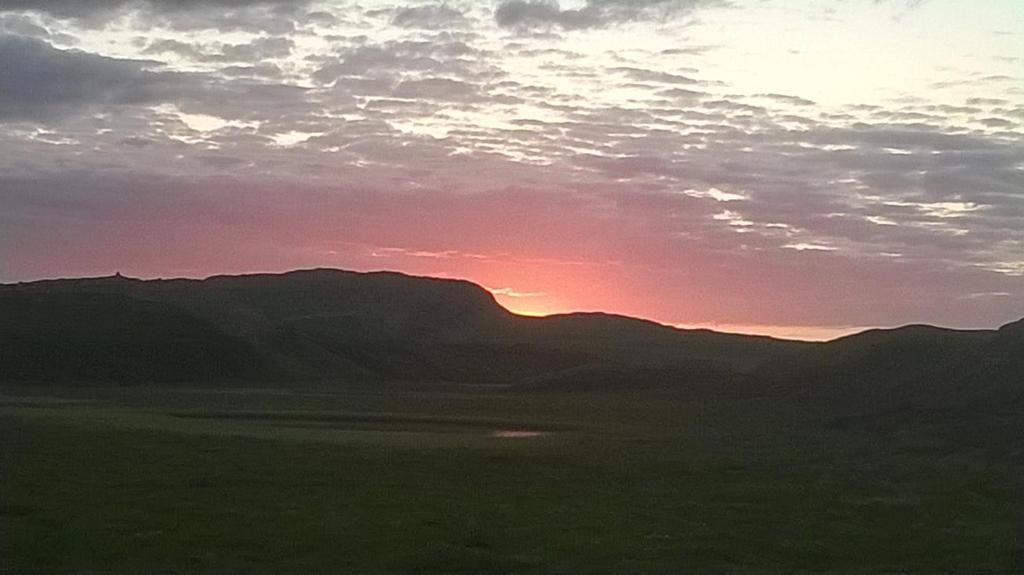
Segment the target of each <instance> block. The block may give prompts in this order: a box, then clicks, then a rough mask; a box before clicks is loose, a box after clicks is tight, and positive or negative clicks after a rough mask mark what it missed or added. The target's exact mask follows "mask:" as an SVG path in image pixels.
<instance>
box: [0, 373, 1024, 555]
mask: <svg viewBox="0 0 1024 575" xmlns="http://www.w3.org/2000/svg"><path fill="white" fill-rule="evenodd" d="M974 415H975V416H976V417H971V416H970V414H968V413H967V412H965V411H963V410H961V411H959V412H955V413H953V412H949V411H948V410H946V411H943V410H940V409H933V410H907V409H902V410H891V411H886V410H883V411H882V412H880V413H877V412H864V411H863V410H861V411H858V410H857V409H856V408H853V407H849V408H847V409H842V410H840V409H836V408H826V407H823V404H822V403H821V402H814V401H800V402H797V401H794V400H784V399H778V398H776V399H767V398H765V399H742V400H741V399H730V398H724V397H717V398H716V397H703V398H699V397H689V398H685V397H679V396H675V397H673V396H669V395H664V394H656V393H653V392H645V393H642V394H625V393H586V394H541V393H530V394H526V393H521V392H514V391H511V390H508V389H501V388H491V389H474V388H468V387H467V388H433V389H427V390H424V389H419V390H417V389H408V388H397V387H396V388H388V389H376V390H374V389H345V390H336V389H326V390H325V389H310V390H284V391H269V390H260V389H240V388H231V389H220V390H210V389H198V388H195V389H189V388H184V389H181V388H179V389H173V388H167V387H163V388H160V387H145V386H141V387H129V388H71V387H67V388H59V387H35V388H28V387H10V386H8V387H4V388H0V572H3V573H15V574H29V573H32V574H35V573H55V574H60V573H124V574H128V573H131V574H138V573H211V574H212V573H216V574H228V573H238V574H243V573H244V574H252V573H302V574H307V573H360V574H362V573H366V574H374V573H395V574H399V573H422V574H428V573H436V574H489V573H524V574H540V573H562V574H587V573H593V574H599V573H602V574H603V573H607V574H612V573H621V574H657V573H666V574H667V573H758V574H760V573H1016V572H1021V571H1024V555H1022V548H1024V541H1022V528H1024V490H1022V478H1024V475H1022V473H1021V472H1022V466H1021V453H1020V448H1018V447H1016V445H1017V443H1016V442H1017V440H1018V439H1019V438H1020V437H1021V431H1022V427H1021V425H1020V424H1019V423H1017V418H1016V411H1015V410H1008V411H1007V412H1005V413H997V412H992V413H976V414H974ZM503 430H505V431H508V430H512V431H532V432H539V435H536V436H530V437H511V438H510V437H499V436H496V432H500V431H503Z"/></svg>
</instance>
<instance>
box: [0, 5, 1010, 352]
mask: <svg viewBox="0 0 1024 575" xmlns="http://www.w3.org/2000/svg"><path fill="white" fill-rule="evenodd" d="M310 267H339V268H345V269H354V270H363V271H368V270H397V271H403V272H407V273H412V274H421V275H431V276H440V277H456V278H465V279H469V280H472V281H475V282H477V283H479V284H481V285H483V286H485V287H486V288H488V289H489V290H491V291H492V292H493V293H494V294H495V297H496V298H497V299H498V301H499V302H500V303H501V304H503V305H504V306H506V307H508V308H509V309H511V310H512V311H515V312H518V313H524V314H531V315H542V314H549V313H560V312H567V311H576V310H582V311H607V312H613V313H620V314H627V315H633V316H639V317H644V318H649V319H653V320H656V321H659V322H662V323H667V324H672V325H678V326H681V327H706V328H712V329H719V330H723V331H738V332H746V333H763V334H771V335H776V336H782V337H795V338H802V339H826V338H831V337H836V336H838V335H842V334H845V333H850V332H853V331H858V330H860V329H863V328H866V327H889V326H896V325H903V324H908V323H931V324H936V325H943V326H949V327H962V328H991V327H995V326H998V325H1001V324H1003V323H1007V322H1009V321H1013V320H1016V319H1019V318H1020V317H1022V316H1024V2H1020V0H979V1H971V2H968V1H965V0H917V1H910V0H574V1H569V0H563V1H562V2H561V3H559V2H556V1H554V0H548V1H536V0H495V1H475V2H468V1H465V2H463V1H450V2H437V1H434V2H416V1H415V0H396V1H394V2H391V1H379V0H364V1H362V2H349V1H343V0H261V1H260V0H258V1H252V0H202V1H200V0H173V1H172V0H0V282H16V281H29V280H34V279H41V278H53V277H77V276H99V275H109V274H113V273H115V272H120V273H122V274H125V275H129V276H134V277H144V278H153V277H205V276H209V275H214V274H222V273H246V272H265V271H286V270H291V269H297V268H310Z"/></svg>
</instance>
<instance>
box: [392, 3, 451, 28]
mask: <svg viewBox="0 0 1024 575" xmlns="http://www.w3.org/2000/svg"><path fill="white" fill-rule="evenodd" d="M465 20H466V19H465V17H464V16H463V14H462V12H460V11H458V10H456V9H454V8H452V7H451V6H448V5H446V4H442V5H440V6H432V5H426V6H406V7H403V8H398V9H396V10H395V11H394V15H393V16H392V18H391V23H392V24H394V25H395V26H400V27H402V28H425V29H429V30H436V29H441V28H445V27H448V26H454V25H457V24H461V23H463V22H465Z"/></svg>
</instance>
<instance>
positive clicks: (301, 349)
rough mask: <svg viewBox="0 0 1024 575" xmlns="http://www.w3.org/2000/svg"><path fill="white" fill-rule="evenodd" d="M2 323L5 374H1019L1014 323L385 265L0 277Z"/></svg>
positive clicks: (123, 377)
mask: <svg viewBox="0 0 1024 575" xmlns="http://www.w3.org/2000/svg"><path fill="white" fill-rule="evenodd" d="M0 318H2V323H3V326H2V328H0V381H12V380H18V381H54V380H81V381H116V382H125V383H131V382H136V381H211V380H239V381H243V380H244V381H265V382H288V381H307V380H326V381H345V380H348V381H377V380H405V381H436V382H445V381H446V382H466V383H515V384H519V385H523V386H529V387H559V388H574V389H575V388H595V387H597V388H610V387H619V386H634V387H636V386H659V387H662V386H665V387H671V386H681V385H689V386H695V385H713V386H719V387H721V386H723V385H730V386H732V388H733V389H747V390H751V391H752V392H753V391H754V390H760V392H763V391H764V390H765V389H769V388H771V389H776V390H782V391H784V392H787V393H789V392H792V391H794V390H800V391H801V392H802V393H807V392H811V393H813V394H816V395H826V396H837V397H867V396H893V395H907V394H919V393H924V392H926V391H927V390H937V389H947V390H956V389H975V390H980V389H982V388H983V386H987V387H985V388H986V389H987V388H991V387H993V386H1004V387H1005V386H1007V385H1013V384H1016V383H1018V382H1019V381H1020V379H1021V373H1022V372H1024V365H1022V361H1024V360H1022V359H1021V357H1022V356H1024V354H1022V353H1021V352H1022V351H1024V322H1018V323H1017V324H1011V325H1008V326H1005V327H1004V328H1002V329H1001V330H999V331H998V332H996V331H956V330H947V329H940V328H934V327H929V326H909V327H905V328H899V329H895V330H871V331H868V332H864V333H861V334H857V335H854V336H850V337H846V338H842V339H839V340H836V341H834V342H830V343H827V344H808V343H802V342H792V341H784V340H777V339H772V338H767V337H756V336H744V335H734V334H723V333H716V332H712V331H708V330H680V329H676V328H672V327H669V326H664V325H660V324H657V323H653V322H649V321H644V320H639V319H635V318H629V317H623V316H616V315H610V314H600V313H596V314H595V313H587V314H565V315H557V316H550V317H545V318H529V317H522V316H517V315H514V314H512V313H510V312H508V311H507V310H505V309H504V308H502V307H501V306H500V305H498V304H497V302H496V301H495V300H494V298H493V296H492V295H491V294H490V293H489V292H487V291H486V290H484V289H483V288H481V287H480V286H477V285H475V284H472V283H470V282H466V281H457V280H446V279H434V278H422V277H412V276H407V275H403V274H398V273H389V272H377V273H356V272H348V271H341V270H328V269H317V270H306V271H297V272H290V273H286V274H254V275H244V276H216V277H212V278H208V279H205V280H185V279H174V280H151V281H142V280H135V279H129V278H124V277H121V276H114V277H106V278H91V279H74V280H51V281H41V282H33V283H27V284H15V285H6V286H0ZM923 390H924V391H923Z"/></svg>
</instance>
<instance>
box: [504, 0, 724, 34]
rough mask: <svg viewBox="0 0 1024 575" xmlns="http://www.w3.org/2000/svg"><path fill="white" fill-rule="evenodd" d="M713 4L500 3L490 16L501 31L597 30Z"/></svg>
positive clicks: (612, 0)
mask: <svg viewBox="0 0 1024 575" xmlns="http://www.w3.org/2000/svg"><path fill="white" fill-rule="evenodd" d="M720 3H721V2H715V1H713V0H587V2H586V4H585V5H584V6H583V7H581V8H574V9H562V8H561V6H560V5H559V3H558V2H557V0H504V1H503V2H501V4H499V5H498V8H497V10H495V12H494V19H495V21H496V22H497V24H498V25H499V26H501V27H503V28H520V29H529V28H544V27H550V26H558V27H560V28H563V29H565V30H580V29H585V28H600V27H604V26H608V25H611V24H616V23H621V22H629V21H632V20H640V19H649V18H666V17H668V16H672V15H676V14H679V13H683V12H687V11H690V10H692V9H694V8H697V7H699V6H703V5H712V4H720Z"/></svg>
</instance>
